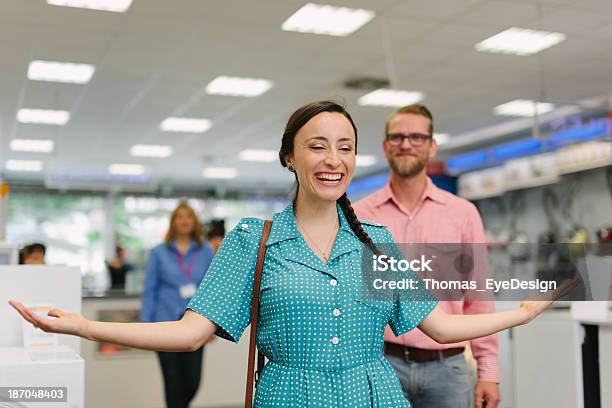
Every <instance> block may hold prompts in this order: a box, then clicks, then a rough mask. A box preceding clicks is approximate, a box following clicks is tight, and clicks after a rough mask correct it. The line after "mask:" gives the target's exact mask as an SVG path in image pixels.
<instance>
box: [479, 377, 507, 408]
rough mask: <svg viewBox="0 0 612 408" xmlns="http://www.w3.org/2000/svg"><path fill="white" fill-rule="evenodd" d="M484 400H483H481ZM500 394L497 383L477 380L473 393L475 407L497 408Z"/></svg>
mask: <svg viewBox="0 0 612 408" xmlns="http://www.w3.org/2000/svg"><path fill="white" fill-rule="evenodd" d="M483 401H484V402H483ZM500 401H501V396H500V395H499V387H498V386H497V383H494V382H489V381H478V384H476V392H475V395H474V407H475V408H485V407H486V408H497V406H498V405H499V402H500Z"/></svg>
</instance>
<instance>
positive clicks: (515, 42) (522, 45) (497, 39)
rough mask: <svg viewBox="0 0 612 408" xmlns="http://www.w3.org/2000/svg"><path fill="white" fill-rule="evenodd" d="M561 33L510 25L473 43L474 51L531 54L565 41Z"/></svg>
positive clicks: (564, 36)
mask: <svg viewBox="0 0 612 408" xmlns="http://www.w3.org/2000/svg"><path fill="white" fill-rule="evenodd" d="M565 39H566V35H565V34H563V33H553V32H548V31H536V30H530V29H527V28H518V27H512V28H509V29H507V30H505V31H502V32H501V33H498V34H495V35H494V36H492V37H489V38H487V39H485V40H483V41H481V42H479V43H478V44H476V45H474V48H475V49H476V51H483V52H494V53H501V54H512V55H532V54H536V53H538V52H540V51H542V50H545V49H547V48H550V47H552V46H553V45H557V44H559V43H560V42H562V41H565Z"/></svg>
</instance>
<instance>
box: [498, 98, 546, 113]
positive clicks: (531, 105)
mask: <svg viewBox="0 0 612 408" xmlns="http://www.w3.org/2000/svg"><path fill="white" fill-rule="evenodd" d="M554 108H555V105H553V104H552V103H546V102H537V103H535V102H534V101H532V100H528V99H515V100H513V101H510V102H507V103H504V104H501V105H498V106H496V107H495V108H493V112H494V113H495V114H496V115H502V116H523V117H534V116H535V115H536V109H537V114H538V115H543V114H545V113H548V112H550V111H552V110H553V109H554Z"/></svg>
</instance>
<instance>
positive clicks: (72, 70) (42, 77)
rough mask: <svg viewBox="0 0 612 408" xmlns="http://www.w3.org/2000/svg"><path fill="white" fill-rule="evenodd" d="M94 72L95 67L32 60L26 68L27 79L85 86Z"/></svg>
mask: <svg viewBox="0 0 612 408" xmlns="http://www.w3.org/2000/svg"><path fill="white" fill-rule="evenodd" d="M95 70H96V67H94V66H93V65H89V64H77V63H73V62H56V61H41V60H34V61H31V62H30V65H29V67H28V79H31V80H33V81H48V82H65V83H72V84H86V83H87V82H89V81H90V80H91V77H92V76H93V74H94V71H95Z"/></svg>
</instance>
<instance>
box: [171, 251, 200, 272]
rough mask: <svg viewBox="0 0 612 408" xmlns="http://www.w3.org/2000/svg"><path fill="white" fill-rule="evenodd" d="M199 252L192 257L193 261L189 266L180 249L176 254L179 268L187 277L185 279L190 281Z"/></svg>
mask: <svg viewBox="0 0 612 408" xmlns="http://www.w3.org/2000/svg"><path fill="white" fill-rule="evenodd" d="M188 252H189V251H188ZM198 252H199V251H196V252H194V253H193V254H192V255H191V261H190V262H189V265H185V258H184V257H183V255H181V254H180V253H179V251H178V249H177V250H176V252H175V255H176V260H177V261H178V263H179V267H180V268H181V270H182V271H183V274H184V275H185V279H189V276H190V275H191V270H192V269H193V264H194V262H195V259H196V255H197V253H198Z"/></svg>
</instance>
